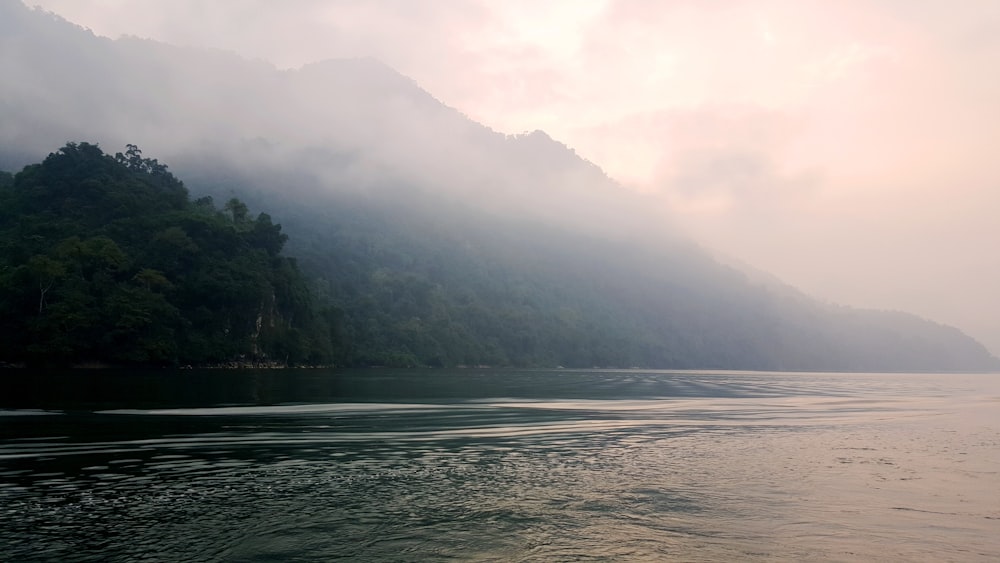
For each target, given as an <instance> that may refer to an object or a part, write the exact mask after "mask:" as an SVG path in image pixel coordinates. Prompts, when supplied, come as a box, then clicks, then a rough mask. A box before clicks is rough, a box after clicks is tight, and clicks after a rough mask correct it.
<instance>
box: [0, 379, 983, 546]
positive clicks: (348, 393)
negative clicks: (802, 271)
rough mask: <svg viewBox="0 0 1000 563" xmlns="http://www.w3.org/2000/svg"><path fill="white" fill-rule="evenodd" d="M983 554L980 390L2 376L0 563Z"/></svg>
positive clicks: (887, 384)
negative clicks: (44, 562)
mask: <svg viewBox="0 0 1000 563" xmlns="http://www.w3.org/2000/svg"><path fill="white" fill-rule="evenodd" d="M336 558H353V559H359V560H398V561H418V560H445V559H458V560H497V561H559V560H572V561H580V560H682V561H737V560H776V559H777V560H823V561H826V560H835V561H855V560H857V561H867V560H881V561H886V560H889V561H894V560H898V561H912V560H926V561H991V560H997V559H1000V377H997V376H988V375H906V374H894V375H886V374H773V373H694V372H653V371H583V372H578V371H569V370H559V371H510V370H458V371H441V370H433V371H432V370H421V371H387V370H386V371H383V370H367V371H343V372H338V371H327V370H301V371H263V372H245V371H244V372H228V371H214V372H193V371H186V372H170V373H167V372H145V373H136V372H87V371H84V372H74V373H69V374H27V373H24V372H18V371H11V372H0V560H2V561H97V560H102V561H141V560H153V561H328V560H331V559H336Z"/></svg>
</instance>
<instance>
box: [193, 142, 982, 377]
mask: <svg viewBox="0 0 1000 563" xmlns="http://www.w3.org/2000/svg"><path fill="white" fill-rule="evenodd" d="M253 170H254V171H253V172H251V171H250V170H247V169H244V170H243V171H242V172H241V171H239V170H237V169H229V170H228V171H223V169H222V168H220V167H219V163H218V162H216V163H215V165H214V166H213V167H211V168H204V167H201V166H194V167H192V168H191V169H190V170H188V172H187V173H188V174H189V175H190V177H191V178H192V185H195V186H197V189H199V190H205V191H206V192H207V193H214V194H218V195H224V194H227V193H239V194H240V197H245V198H246V199H247V200H248V201H250V202H252V203H253V204H255V205H259V206H266V207H267V208H268V209H272V210H273V211H274V213H276V214H278V215H279V216H280V217H281V218H282V219H281V220H282V222H283V224H284V225H285V226H286V229H287V230H288V231H289V232H290V233H291V234H292V238H291V240H290V242H289V245H288V251H289V252H290V253H291V254H293V255H294V256H296V257H298V259H299V261H300V264H301V265H302V268H303V270H304V272H306V273H307V274H308V275H309V276H310V277H311V278H312V280H313V281H312V283H313V284H314V285H313V287H314V288H315V291H316V293H317V295H320V296H322V298H323V299H324V300H327V301H329V302H330V303H332V304H333V305H335V306H336V308H337V309H338V311H339V313H340V314H341V325H340V326H341V327H342V332H341V334H342V337H343V340H342V346H341V347H340V348H339V350H340V352H341V353H342V355H340V356H338V361H339V362H340V363H345V364H352V365H371V364H389V365H432V366H436V365H483V364H485V365H514V366H559V365H561V366H565V367H595V366H596V367H652V368H717V369H777V370H831V371H832V370H844V371H865V370H870V371H896V370H924V371H926V370H957V369H961V370H986V369H995V368H996V367H998V365H997V362H996V359H995V358H993V357H991V356H990V354H989V353H988V352H987V351H986V350H985V348H983V346H982V345H980V344H979V343H977V342H975V341H974V340H972V339H970V338H969V337H967V336H966V335H964V334H962V333H961V332H960V331H958V330H956V329H954V328H951V327H946V326H943V325H939V324H936V323H933V322H930V321H927V320H924V319H919V318H917V317H914V316H912V315H907V314H903V313H894V312H881V311H867V310H861V309H853V308H848V307H838V306H833V305H826V304H821V303H819V302H816V301H814V300H812V299H810V298H808V297H807V296H805V295H802V294H801V293H799V292H797V291H795V290H794V289H792V288H789V287H787V286H780V285H776V284H768V285H764V284H757V283H753V282H751V281H750V280H749V279H748V277H747V276H746V275H745V274H743V273H742V272H740V271H737V270H735V269H733V268H730V267H727V266H724V265H721V264H719V263H718V262H716V261H715V260H713V259H712V258H711V257H710V256H708V255H707V254H706V253H704V252H703V251H702V250H701V249H699V248H698V247H697V246H695V245H694V244H692V243H690V242H686V241H683V240H679V239H675V240H673V241H672V242H668V241H665V240H656V241H649V242H643V241H640V240H618V239H613V238H609V237H602V236H596V235H587V234H585V233H579V232H567V231H566V230H564V229H561V228H559V227H557V226H550V225H546V224H544V223H538V222H533V221H530V220H523V219H518V218H512V217H508V216H504V215H490V214H486V213H483V212H481V211H480V210H479V209H478V208H477V207H476V206H475V205H465V204H463V203H462V202H461V201H456V200H454V199H448V198H442V197H439V196H436V195H435V194H433V193H432V192H430V191H427V190H420V189H417V188H414V187H413V186H407V185H386V186H380V187H379V189H373V190H370V191H368V192H350V191H336V192H327V191H322V190H319V189H318V186H316V185H312V186H310V182H315V180H311V179H310V178H309V176H308V174H300V173H298V172H297V170H301V168H297V167H290V168H289V169H288V170H287V175H286V176H285V177H284V182H285V183H286V184H291V185H295V186H296V187H297V189H296V191H295V193H297V194H300V195H297V197H295V198H287V197H284V198H283V197H275V195H274V193H273V192H272V191H271V188H270V186H273V185H274V183H275V182H277V180H276V179H275V178H272V177H270V176H268V174H266V173H261V172H260V171H259V170H256V169H253ZM310 188H312V189H310ZM237 189H239V192H236V191H235V190H237ZM307 194H308V195H307Z"/></svg>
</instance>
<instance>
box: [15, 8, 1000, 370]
mask: <svg viewBox="0 0 1000 563" xmlns="http://www.w3.org/2000/svg"><path fill="white" fill-rule="evenodd" d="M0 73H2V74H3V76H4V77H5V81H4V83H3V85H2V86H0V108H2V110H3V115H4V116H5V119H4V123H3V124H2V126H0V169H6V170H16V169H18V168H19V167H20V166H22V165H24V164H27V163H29V162H34V161H37V160H39V159H41V158H42V157H43V156H44V155H45V154H47V153H48V151H51V150H52V148H53V147H58V146H61V145H62V144H64V143H65V142H67V141H74V140H76V141H91V142H97V143H100V144H101V145H102V146H105V147H111V148H112V149H117V148H118V147H123V146H125V145H126V144H129V143H134V144H136V145H139V146H141V147H142V148H143V149H144V150H145V151H146V152H147V153H148V154H155V155H157V156H158V158H161V159H163V160H164V161H165V162H169V163H170V165H171V169H172V170H174V171H175V173H177V174H178V175H179V176H180V177H181V178H183V179H184V181H185V183H186V185H187V186H188V187H189V188H190V189H191V190H192V192H194V193H195V194H196V195H212V196H214V197H215V198H216V199H219V200H220V201H222V200H226V199H229V198H231V197H234V196H235V197H239V198H240V199H241V200H244V201H246V202H247V203H248V204H249V205H251V206H253V207H255V208H266V209H268V210H269V212H270V213H271V214H272V215H273V216H274V217H276V218H277V219H278V220H279V221H280V222H281V224H282V225H283V227H284V229H285V230H284V232H287V233H289V234H290V235H291V240H290V242H289V244H288V246H287V249H286V250H287V252H288V253H289V254H290V255H293V256H296V257H297V258H298V260H299V264H300V265H301V268H302V270H303V271H304V272H305V273H306V274H308V275H309V276H311V278H312V280H313V281H312V282H311V283H312V287H311V291H312V292H313V294H314V296H315V298H316V299H319V300H321V301H322V302H325V303H329V304H330V306H331V307H333V308H334V309H335V310H336V311H337V318H338V323H340V324H339V326H338V328H337V331H338V334H339V335H340V336H339V338H340V340H339V341H338V343H337V346H336V349H337V352H336V353H337V354H338V357H337V361H338V363H343V364H362V365H363V364H394V365H411V364H412V365H415V364H425V365H459V364H465V365H479V364H490V365H497V364H502V365H565V366H618V367H629V366H644V367H662V368H727V369H786V370H873V371H874V370H989V369H996V368H997V367H1000V364H998V361H997V359H996V358H993V357H992V356H990V354H989V353H988V352H987V351H986V350H985V348H983V347H982V346H981V345H980V344H979V343H977V342H975V341H974V340H972V339H970V338H968V337H967V336H965V335H963V334H962V333H960V332H959V331H958V330H956V329H954V328H951V327H945V326H941V325H938V324H936V323H933V322H930V321H926V320H923V319H919V318H916V317H913V316H911V315H906V314H903V313H895V312H879V311H865V310H856V309H851V308H846V307H837V306H831V305H827V304H822V303H818V302H816V301H814V300H812V299H809V298H808V297H806V296H804V295H802V294H800V293H798V292H796V291H795V290H792V289H790V288H787V287H782V286H780V285H777V284H773V283H761V282H759V281H758V280H757V279H751V278H748V276H747V275H746V274H744V273H743V272H741V271H739V270H737V269H734V268H732V267H729V266H726V265H723V264H720V263H719V262H717V261H716V260H715V259H713V258H712V257H710V256H709V255H708V254H706V253H705V252H703V251H702V250H701V249H699V248H698V247H697V245H695V244H694V243H692V242H690V241H688V240H686V239H685V238H684V237H683V236H681V235H679V234H678V233H676V232H675V231H674V230H673V229H672V228H671V226H670V225H669V224H664V222H663V219H662V217H663V216H664V213H663V210H662V209H659V208H658V204H657V203H656V202H655V201H654V200H652V199H650V198H647V197H644V196H642V195H639V194H635V193H631V192H629V191H627V190H624V189H622V188H621V187H620V186H618V185H616V184H615V183H614V182H613V181H612V180H611V179H609V178H608V177H607V176H606V175H605V174H604V173H603V172H602V171H601V170H600V168H599V167H597V166H595V165H594V164H592V163H589V162H586V161H584V160H583V159H581V158H579V157H578V156H577V155H576V154H575V153H574V152H573V151H572V149H570V148H569V147H566V146H565V145H563V144H561V143H559V142H558V141H555V140H553V139H551V138H550V137H549V136H548V135H546V134H545V133H544V132H541V131H536V132H533V133H528V134H524V135H515V136H508V135H503V134H500V133H497V132H495V131H492V130H490V129H488V128H486V127H484V126H482V125H481V124H478V123H475V122H474V121H472V120H470V119H468V118H467V117H465V116H463V115H462V114H461V113H459V112H457V111H455V110H454V109H452V108H449V107H447V106H445V105H444V104H442V103H440V102H439V101H438V100H436V99H435V98H434V97H433V96H432V95H430V94H429V93H427V92H425V91H424V90H422V89H420V88H419V87H418V86H417V85H416V84H415V83H414V82H413V81H412V80H410V79H408V78H406V77H404V76H401V75H400V74H398V73H396V72H395V71H393V70H392V69H390V68H388V67H386V66H385V65H383V64H381V63H379V62H377V61H374V60H370V59H354V60H333V61H326V62H322V63H317V64H313V65H308V66H306V67H303V68H301V69H298V70H289V71H279V70H276V69H274V68H273V67H271V66H269V65H267V64H265V63H262V62H253V61H246V60H243V59H241V58H239V57H237V56H236V55H233V54H229V53H225V52H218V51H207V50H195V49H187V48H179V47H173V46H169V45H164V44H161V43H156V42H153V41H147V40H141V39H135V38H124V39H119V40H109V39H105V38H100V37H96V36H94V35H93V34H92V33H90V32H89V31H87V30H84V29H81V28H79V27H77V26H74V25H72V24H70V23H68V22H65V21H63V20H61V19H59V18H57V17H55V16H52V15H50V14H46V13H44V12H40V11H37V10H34V11H33V10H29V9H27V8H25V7H24V6H23V5H21V4H20V3H19V2H16V1H15V2H11V1H9V0H8V1H7V2H0Z"/></svg>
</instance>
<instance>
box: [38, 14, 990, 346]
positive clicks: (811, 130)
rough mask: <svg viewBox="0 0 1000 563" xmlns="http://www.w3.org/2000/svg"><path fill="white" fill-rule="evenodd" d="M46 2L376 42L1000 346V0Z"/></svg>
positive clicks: (802, 278)
mask: <svg viewBox="0 0 1000 563" xmlns="http://www.w3.org/2000/svg"><path fill="white" fill-rule="evenodd" d="M26 3H27V4H29V5H40V6H42V7H43V8H45V9H48V10H51V11H53V12H55V13H57V14H60V15H62V16H64V17H66V18H67V19H69V20H70V21H73V22H76V23H78V24H80V25H83V26H85V27H89V28H91V29H92V30H93V31H94V32H95V33H97V34H100V35H106V36H109V37H118V36H120V35H123V34H129V35H138V36H141V37H149V38H153V39H158V40H162V41H166V42H169V43H175V44H185V45H196V46H210V47H217V48H222V49H226V50H232V51H235V52H238V53H240V54H242V55H245V56H247V57H250V58H259V59H263V60H266V61H269V62H272V63H274V64H275V65H277V66H279V67H282V68H294V67H298V66H301V65H302V64H306V63H309V62H314V61H317V60H322V59H325V58H331V57H357V56H373V57H375V58H378V59H381V60H382V61H384V62H386V63H387V64H389V65H390V66H392V67H394V68H396V69H397V70H399V71H400V72H402V73H404V74H406V75H408V76H410V77H412V78H413V79H414V80H416V82H417V83H418V84H420V85H421V86H422V87H424V88H425V89H427V90H428V91H429V92H431V93H432V94H433V95H434V96H436V97H437V98H439V99H440V100H442V101H443V102H445V103H446V104H448V105H450V106H453V107H455V108H457V109H459V110H460V111H462V112H463V113H465V114H467V115H469V116H470V117H472V118H473V119H476V120H477V121H480V122H482V123H484V124H486V125H488V126H490V127H492V128H494V129H497V130H499V131H503V132H506V133H518V132H523V131H530V130H534V129H543V130H545V131H547V132H548V133H549V134H550V135H551V136H552V137H554V138H556V139H558V140H560V141H562V142H564V143H566V144H567V145H569V146H571V147H573V148H574V149H575V150H576V151H577V152H578V153H579V154H581V155H582V156H584V157H585V158H587V159H589V160H591V161H593V162H595V163H596V164H598V165H600V166H601V167H602V168H604V169H605V170H606V171H607V172H608V174H609V175H611V176H612V177H613V178H615V179H617V180H619V181H620V182H621V183H622V184H623V185H624V186H626V187H627V188H628V189H634V190H639V191H642V192H646V193H653V194H659V195H660V196H661V197H660V201H662V202H663V203H662V205H663V214H664V221H672V222H675V223H678V224H681V225H682V226H683V227H684V228H685V229H686V230H687V231H688V232H690V233H691V234H692V236H693V237H694V238H695V239H697V240H698V241H700V242H702V243H703V244H704V245H705V246H707V247H710V248H712V249H716V250H718V251H720V252H723V253H726V254H729V255H732V256H734V257H736V258H738V259H740V260H742V261H744V262H746V263H749V264H751V265H753V266H756V267H758V268H760V269H763V270H766V271H769V272H771V273H773V274H775V275H777V276H778V277H780V278H782V279H784V280H785V281H787V282H789V283H791V284H792V285H795V286H797V287H799V288H800V289H802V290H804V291H806V292H807V293H810V294H812V295H814V296H816V297H819V298H821V299H826V300H830V301H834V302H838V303H842V304H848V305H854V306H865V307H875V308H883V309H900V310H905V311H909V312H913V313H916V314H919V315H922V316H926V317H929V318H932V319H934V320H937V321H940V322H945V323H948V324H953V325H956V326H958V327H959V328H961V329H963V330H964V331H966V332H967V333H969V334H971V335H973V336H975V337H977V338H979V339H980V340H981V341H983V342H984V343H986V344H987V346H988V347H990V348H991V350H992V351H993V352H994V353H995V354H1000V296H998V294H1000V251H998V248H997V247H998V243H1000V221H998V220H997V217H996V216H997V214H998V211H1000V167H998V166H997V164H996V161H997V158H996V157H995V156H994V153H995V151H997V150H998V148H1000V103H998V102H997V100H1000V70H998V69H1000V66H998V64H997V61H1000V2H997V1H995V0H963V1H962V2H946V1H944V0H933V1H932V0H923V1H921V0H838V1H836V2H833V1H818V0H817V1H809V0H774V1H769V0H745V1H740V0H733V1H725V0H698V1H696V0H675V1H668V0H546V1H538V0H533V1H527V0H503V1H490V0H350V1H348V0H298V1H288V2H280V3H279V2H272V1H268V0H217V1H213V2H202V1H200V0H169V1H166V0H164V1H157V0H146V1H142V2H135V1H131V0H27V1H26Z"/></svg>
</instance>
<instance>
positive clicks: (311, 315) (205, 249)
mask: <svg viewBox="0 0 1000 563" xmlns="http://www.w3.org/2000/svg"><path fill="white" fill-rule="evenodd" d="M286 240H287V236H286V235H285V234H284V233H282V232H281V226H280V225H277V224H274V223H273V222H272V220H271V218H270V216H268V215H267V214H265V213H260V214H258V215H257V216H256V217H253V216H251V214H250V212H249V209H248V208H247V206H246V205H245V204H244V203H243V202H241V201H240V200H238V199H235V198H233V199H231V200H229V201H228V202H227V203H226V204H225V206H224V208H223V209H221V210H220V209H217V208H216V207H215V206H214V204H213V202H212V199H211V198H201V199H197V200H195V201H191V200H190V198H189V195H188V190H187V189H186V188H185V186H184V185H183V183H182V182H181V181H179V180H178V179H177V178H175V177H174V176H173V174H171V173H170V172H169V171H168V170H167V167H166V166H164V165H163V164H160V163H159V162H157V161H156V160H154V159H148V158H143V156H142V153H141V151H140V150H139V149H138V148H137V147H135V146H133V145H129V147H128V148H127V150H126V152H125V153H118V154H116V155H114V156H111V155H107V154H104V153H103V152H102V151H101V149H100V148H98V147H97V146H96V145H92V144H87V143H79V144H74V143H70V144H68V145H66V146H65V147H63V148H62V149H60V150H59V151H58V152H55V153H52V154H50V155H49V156H48V158H46V159H45V160H44V161H43V162H42V163H40V164H35V165H30V166H27V167H25V168H24V169H23V170H22V171H21V172H19V173H17V174H16V175H14V176H11V175H10V174H3V175H0V361H4V362H12V363H21V362H24V363H28V364H43V365H74V364H81V363H90V362H98V363H107V364H116V365H119V364H145V365H184V364H195V365H206V364H221V363H228V362H234V361H238V362H242V363H270V364H286V363H291V364H295V363H310V364H321V363H327V362H329V361H331V360H332V358H333V356H334V343H335V342H336V340H337V339H336V336H335V334H334V333H335V330H336V329H335V326H336V313H335V312H333V311H331V310H325V311H321V310H319V308H318V307H317V306H316V304H315V303H314V300H313V299H312V297H311V296H310V293H309V290H308V284H307V283H306V281H305V280H304V278H303V276H302V274H301V273H300V272H299V270H298V267H297V265H296V263H295V262H294V261H293V260H292V259H289V258H287V257H284V256H283V255H282V254H281V251H282V248H283V246H284V244H285V242H286Z"/></svg>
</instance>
